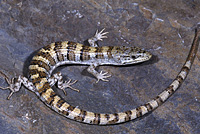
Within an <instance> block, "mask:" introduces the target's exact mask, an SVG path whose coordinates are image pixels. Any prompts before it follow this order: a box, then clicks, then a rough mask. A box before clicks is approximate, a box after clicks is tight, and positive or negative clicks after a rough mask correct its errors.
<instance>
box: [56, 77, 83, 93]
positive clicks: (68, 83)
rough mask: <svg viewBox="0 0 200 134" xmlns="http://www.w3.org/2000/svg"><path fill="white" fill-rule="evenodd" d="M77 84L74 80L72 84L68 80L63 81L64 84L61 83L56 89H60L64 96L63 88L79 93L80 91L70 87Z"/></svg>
mask: <svg viewBox="0 0 200 134" xmlns="http://www.w3.org/2000/svg"><path fill="white" fill-rule="evenodd" d="M76 82H77V80H75V81H74V82H71V79H69V81H65V82H64V83H62V84H61V85H60V86H59V87H58V88H60V89H61V90H63V92H64V94H65V95H67V93H66V91H65V88H70V89H72V90H74V91H77V92H80V90H78V89H76V88H73V87H71V85H73V84H75V83H76Z"/></svg>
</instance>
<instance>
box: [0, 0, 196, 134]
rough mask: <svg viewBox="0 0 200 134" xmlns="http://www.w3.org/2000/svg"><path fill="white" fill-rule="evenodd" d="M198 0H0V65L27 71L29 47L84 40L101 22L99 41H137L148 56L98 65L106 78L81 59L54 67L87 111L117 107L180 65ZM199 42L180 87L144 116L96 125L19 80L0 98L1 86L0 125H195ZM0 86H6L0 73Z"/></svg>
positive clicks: (145, 96)
mask: <svg viewBox="0 0 200 134" xmlns="http://www.w3.org/2000/svg"><path fill="white" fill-rule="evenodd" d="M199 11H200V3H199V1H197V0H195V1H180V0H177V1H174V0H167V1H166V0H162V1H159V2H158V1H157V0H148V1H139V0H132V1H127V0H107V1H106V0H101V1H97V0H87V1H81V0H73V1H71V0H65V1H61V0H44V1H19V0H7V1H4V0H2V1H0V63H1V64H0V71H3V72H4V73H6V74H7V75H8V76H9V77H13V76H15V75H20V74H24V75H25V76H26V75H27V73H26V72H27V67H28V64H29V62H30V59H31V57H32V56H33V55H34V54H35V52H36V51H37V50H38V49H39V48H41V47H43V46H45V45H47V44H50V43H51V42H55V41H64V40H71V41H75V42H79V43H83V42H84V41H85V40H86V39H87V38H89V37H91V36H93V35H94V33H95V31H96V30H97V29H98V30H101V29H102V28H106V31H108V32H109V34H108V35H107V36H108V39H104V41H103V42H99V45H100V46H102V45H107V46H108V45H112V46H116V45H126V46H132V45H135V46H138V47H141V48H144V49H146V50H148V51H150V52H151V53H152V54H153V55H154V57H153V59H152V60H150V61H148V62H146V63H143V64H138V65H133V66H126V67H115V66H102V67H99V70H105V71H108V72H109V73H110V74H112V77H111V78H110V79H109V80H110V81H109V82H99V83H98V84H96V83H95V81H96V79H95V78H94V77H92V76H91V75H88V73H87V71H86V69H85V68H86V66H77V65H74V66H72V65H70V66H62V67H59V68H58V69H57V71H61V72H62V73H63V75H64V76H65V79H67V78H68V77H69V78H71V79H74V80H76V79H77V80H78V82H77V83H76V84H75V85H74V87H75V88H78V89H80V91H81V92H80V93H77V92H74V91H71V90H68V89H67V96H64V94H63V93H62V91H57V92H58V93H59V94H60V95H61V96H62V97H63V98H65V99H66V100H67V101H68V102H69V103H70V104H72V105H73V106H78V107H79V108H82V109H85V110H91V111H93V112H103V113H114V112H122V111H125V110H129V109H132V108H135V107H136V106H139V105H141V104H144V103H146V102H147V101H149V100H151V99H152V98H154V97H155V96H156V95H157V94H158V93H160V92H161V91H162V90H164V89H165V88H166V87H167V86H168V85H169V84H170V82H171V81H172V80H173V79H174V78H175V76H176V75H177V73H178V72H179V70H180V69H181V67H182V65H183V63H184V62H185V59H186V57H187V54H188V52H189V48H190V46H191V43H192V40H193V37H194V28H195V26H196V24H197V23H199V20H200V16H199ZM199 52H200V49H199V50H198V54H197V58H196V59H195V61H194V65H193V67H192V70H191V72H190V74H189V76H188V77H187V79H186V81H185V82H184V83H183V85H182V86H181V88H180V89H179V90H178V91H177V92H176V93H175V94H174V95H173V96H172V97H171V98H170V99H169V100H168V101H167V102H166V103H164V104H163V105H162V106H160V107H159V108H158V109H156V110H155V111H153V112H152V113H151V114H148V115H147V116H145V117H143V118H141V119H137V120H133V121H130V122H127V123H123V124H119V125H109V126H95V125H87V124H82V123H78V122H75V121H72V120H69V119H66V118H65V117H62V116H60V115H58V114H57V113H55V112H54V111H51V110H50V109H49V108H47V107H46V106H45V105H44V104H43V103H42V102H41V101H40V100H39V99H38V98H37V97H36V95H35V94H33V93H31V92H29V91H28V90H26V89H25V88H24V87H23V88H22V89H21V90H20V92H18V93H15V94H14V95H13V96H12V97H11V99H10V100H6V97H7V96H8V94H9V91H8V90H0V95H1V97H0V107H1V108H0V133H4V134H12V133H43V134H46V133H68V134H74V133H81V134H82V133H91V134H93V133H95V134H103V133H115V134H126V133H130V134H137V133H138V134H139V133H148V134H149V133H194V134H195V133H200V130H199V127H200V122H199V120H200V118H199V117H200V111H199V109H200V103H199V100H200V97H199V96H200V92H199V89H200V85H199V83H200V73H199V72H200V62H199V59H200V54H199ZM0 86H7V84H6V83H5V81H4V80H3V79H2V78H1V77H0Z"/></svg>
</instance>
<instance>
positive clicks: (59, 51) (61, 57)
mask: <svg viewBox="0 0 200 134" xmlns="http://www.w3.org/2000/svg"><path fill="white" fill-rule="evenodd" d="M62 49H63V45H62V42H60V41H59V42H55V47H54V51H55V52H56V56H57V59H58V61H64V55H63V53H62Z"/></svg>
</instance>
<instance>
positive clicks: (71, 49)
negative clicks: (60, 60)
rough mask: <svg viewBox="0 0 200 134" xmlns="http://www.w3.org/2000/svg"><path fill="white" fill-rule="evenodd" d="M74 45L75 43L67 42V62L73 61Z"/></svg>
mask: <svg viewBox="0 0 200 134" xmlns="http://www.w3.org/2000/svg"><path fill="white" fill-rule="evenodd" d="M76 44H77V43H75V42H71V41H69V42H68V46H67V59H68V60H69V61H75V52H74V51H75V50H76Z"/></svg>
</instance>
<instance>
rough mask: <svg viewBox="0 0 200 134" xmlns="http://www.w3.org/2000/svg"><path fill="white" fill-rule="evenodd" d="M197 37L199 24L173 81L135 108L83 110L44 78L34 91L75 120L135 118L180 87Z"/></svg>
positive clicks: (105, 121) (98, 121)
mask: <svg viewBox="0 0 200 134" xmlns="http://www.w3.org/2000/svg"><path fill="white" fill-rule="evenodd" d="M199 39H200V26H199V27H198V28H197V29H196V34H195V37H194V41H193V44H192V46H191V49H190V52H189V54H188V57H187V60H186V62H185V64H184V65H183V67H182V69H181V71H180V73H179V74H178V75H177V76H176V78H175V79H174V80H173V82H172V83H171V84H170V85H169V86H168V87H167V88H166V89H165V90H164V91H163V92H162V93H160V94H159V95H158V96H156V97H155V98H154V99H153V100H151V101H149V102H147V103H146V104H144V105H142V106H139V107H137V108H135V109H132V110H129V111H126V112H121V113H115V114H101V113H93V112H89V111H84V110H82V109H79V108H77V107H73V106H71V105H70V104H68V103H67V102H66V101H65V100H63V99H62V98H61V97H60V96H58V95H57V94H56V93H55V92H54V91H53V89H52V88H51V87H50V85H49V83H48V82H47V79H46V78H42V79H40V83H38V84H37V82H36V84H35V86H36V87H37V89H39V90H38V92H36V94H37V95H38V96H40V99H41V100H42V101H43V102H44V103H45V104H46V105H47V106H49V107H50V108H51V109H53V110H55V111H56V112H58V113H59V114H61V115H63V116H65V117H67V118H70V119H72V120H75V121H79V122H84V123H88V124H99V125H106V124H117V123H122V122H126V121H130V120H133V119H136V118H138V117H141V116H143V115H145V114H147V113H149V112H151V111H153V110H154V109H156V108H157V107H159V106H160V105H161V104H162V103H164V102H165V101H166V100H167V99H168V98H169V97H170V96H171V95H172V94H173V93H174V92H175V91H176V90H177V89H178V88H179V87H180V85H181V84H182V83H183V81H184V80H185V79H186V76H187V75H188V73H189V71H190V69H191V66H192V64H193V61H194V59H195V56H196V53H197V49H198V46H199ZM41 80H42V81H41Z"/></svg>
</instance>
